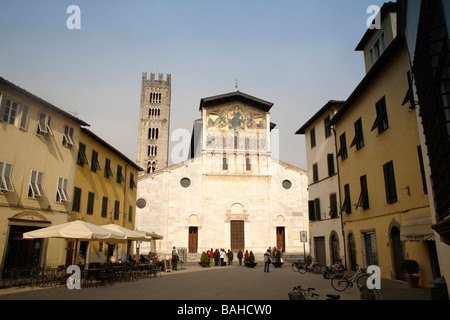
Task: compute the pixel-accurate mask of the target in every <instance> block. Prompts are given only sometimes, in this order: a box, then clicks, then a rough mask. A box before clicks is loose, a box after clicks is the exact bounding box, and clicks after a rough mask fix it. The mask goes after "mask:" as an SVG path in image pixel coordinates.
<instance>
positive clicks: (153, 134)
mask: <svg viewBox="0 0 450 320" xmlns="http://www.w3.org/2000/svg"><path fill="white" fill-rule="evenodd" d="M158 136H159V128H148V138H149V139H154V140H157V139H158Z"/></svg>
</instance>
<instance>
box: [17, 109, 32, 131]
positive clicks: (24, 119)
mask: <svg viewBox="0 0 450 320" xmlns="http://www.w3.org/2000/svg"><path fill="white" fill-rule="evenodd" d="M29 112H30V107H29V106H27V105H26V104H24V105H22V114H21V115H20V122H19V128H20V129H22V130H27V128H28V114H29Z"/></svg>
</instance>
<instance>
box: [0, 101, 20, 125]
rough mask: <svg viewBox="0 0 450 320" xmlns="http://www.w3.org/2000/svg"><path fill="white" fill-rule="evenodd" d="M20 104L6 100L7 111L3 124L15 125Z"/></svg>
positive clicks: (5, 111)
mask: <svg viewBox="0 0 450 320" xmlns="http://www.w3.org/2000/svg"><path fill="white" fill-rule="evenodd" d="M18 108H19V104H18V103H17V102H14V101H12V100H10V99H6V104H5V109H4V111H3V122H6V123H9V124H14V122H15V121H16V117H17V110H18Z"/></svg>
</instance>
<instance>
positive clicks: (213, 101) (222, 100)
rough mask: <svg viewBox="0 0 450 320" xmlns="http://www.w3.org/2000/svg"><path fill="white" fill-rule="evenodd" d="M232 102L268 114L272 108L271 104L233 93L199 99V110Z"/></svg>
mask: <svg viewBox="0 0 450 320" xmlns="http://www.w3.org/2000/svg"><path fill="white" fill-rule="evenodd" d="M232 102H241V103H244V104H246V105H248V106H251V107H254V108H257V109H259V110H262V111H264V112H269V111H270V109H271V108H272V106H273V103H271V102H268V101H265V100H262V99H259V98H256V97H253V96H251V95H248V94H246V93H243V92H240V91H235V92H230V93H225V94H221V95H217V96H212V97H208V98H203V99H201V100H200V110H202V109H203V108H208V107H215V106H219V105H223V104H227V103H232Z"/></svg>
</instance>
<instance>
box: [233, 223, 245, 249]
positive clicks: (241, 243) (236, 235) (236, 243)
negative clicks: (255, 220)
mask: <svg viewBox="0 0 450 320" xmlns="http://www.w3.org/2000/svg"><path fill="white" fill-rule="evenodd" d="M230 232H231V234H230V239H231V243H230V246H231V251H233V252H238V251H239V250H241V251H244V247H245V238H244V220H232V221H230Z"/></svg>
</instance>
